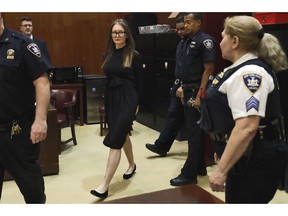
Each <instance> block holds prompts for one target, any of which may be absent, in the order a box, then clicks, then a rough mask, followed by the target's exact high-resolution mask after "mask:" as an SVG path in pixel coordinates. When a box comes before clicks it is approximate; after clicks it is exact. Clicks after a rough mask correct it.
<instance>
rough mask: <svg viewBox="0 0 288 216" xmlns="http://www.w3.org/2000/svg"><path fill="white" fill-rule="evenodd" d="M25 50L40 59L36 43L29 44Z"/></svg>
mask: <svg viewBox="0 0 288 216" xmlns="http://www.w3.org/2000/svg"><path fill="white" fill-rule="evenodd" d="M27 49H28V50H29V51H30V52H31V53H32V54H33V55H35V56H37V57H39V58H41V51H40V49H39V47H38V45H37V44H36V43H30V44H29V45H28V46H27Z"/></svg>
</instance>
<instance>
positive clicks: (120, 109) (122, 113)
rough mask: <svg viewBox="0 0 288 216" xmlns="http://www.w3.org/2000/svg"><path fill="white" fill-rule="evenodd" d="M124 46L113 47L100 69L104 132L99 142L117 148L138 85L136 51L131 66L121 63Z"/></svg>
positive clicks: (131, 118)
mask: <svg viewBox="0 0 288 216" xmlns="http://www.w3.org/2000/svg"><path fill="white" fill-rule="evenodd" d="M123 51H124V48H121V49H117V50H116V49H115V50H114V51H113V54H112V56H111V58H110V59H109V60H108V61H107V62H106V63H105V65H104V67H103V69H104V72H105V74H106V76H107V85H106V89H105V110H106V117H107V122H108V128H109V131H108V134H107V136H106V137H105V139H104V141H103V143H104V145H105V146H107V147H110V148H113V149H121V148H122V147H123V145H124V143H125V140H126V136H127V135H128V133H129V131H130V130H131V127H132V123H133V121H134V120H135V113H136V109H137V106H138V105H139V98H140V92H141V89H142V87H141V86H142V78H141V77H142V71H141V66H142V65H141V63H140V55H139V53H138V52H136V51H135V52H134V55H133V60H132V66H131V67H130V68H124V66H123Z"/></svg>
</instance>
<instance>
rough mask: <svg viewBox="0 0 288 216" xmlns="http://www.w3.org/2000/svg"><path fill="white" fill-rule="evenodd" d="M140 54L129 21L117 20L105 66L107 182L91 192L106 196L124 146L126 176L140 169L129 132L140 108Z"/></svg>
mask: <svg viewBox="0 0 288 216" xmlns="http://www.w3.org/2000/svg"><path fill="white" fill-rule="evenodd" d="M141 67H142V65H141V63H140V55H139V53H138V52H136V51H135V43H134V39H133V36H132V34H131V31H130V29H129V27H128V24H127V22H126V21H125V20H123V19H117V20H115V21H114V22H113V23H112V25H111V28H110V36H109V40H108V45H107V49H106V55H105V60H104V63H103V65H102V68H103V70H104V72H105V74H106V76H107V85H106V90H105V110H106V117H107V122H108V128H109V132H108V134H107V136H106V137H105V139H104V141H103V143H104V145H105V146H107V147H109V148H110V152H109V156H108V161H107V167H106V173H105V176H104V180H103V182H102V183H101V184H100V186H98V187H97V189H96V190H91V191H90V193H91V194H92V195H94V196H97V197H100V198H105V197H107V196H108V189H109V184H110V182H111V180H112V178H113V176H114V174H115V172H116V170H117V168H118V165H119V162H120V158H121V149H122V147H123V150H124V152H125V154H126V157H127V159H128V163H129V166H128V169H127V170H126V172H125V173H124V175H123V178H124V179H129V178H131V177H132V176H133V174H134V173H135V170H136V164H135V162H134V157H133V151H132V144H131V140H130V138H129V132H130V130H131V128H132V123H133V121H134V120H135V115H136V113H137V111H138V105H139V95H140V92H141V88H142V87H141V86H142V84H141V83H142V78H141Z"/></svg>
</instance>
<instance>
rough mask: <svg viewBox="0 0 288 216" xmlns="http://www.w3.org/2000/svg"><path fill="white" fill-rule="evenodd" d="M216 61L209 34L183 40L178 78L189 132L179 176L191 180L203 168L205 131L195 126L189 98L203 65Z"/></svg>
mask: <svg viewBox="0 0 288 216" xmlns="http://www.w3.org/2000/svg"><path fill="white" fill-rule="evenodd" d="M215 60H216V46H215V40H214V39H213V37H211V36H210V35H208V34H206V33H204V32H202V31H198V32H197V33H196V34H195V35H194V36H193V37H191V38H189V40H187V41H186V43H185V52H184V53H183V54H182V57H181V58H180V61H179V68H180V74H179V78H180V80H181V82H182V88H183V91H184V104H185V105H184V116H185V123H186V128H187V132H188V157H187V159H186V161H185V164H184V166H183V168H182V169H181V174H182V175H184V176H186V177H188V178H191V179H197V172H198V170H203V169H206V163H205V145H204V142H205V132H204V130H202V129H200V127H199V124H198V121H199V119H200V113H199V111H198V109H196V108H194V107H191V106H188V105H187V101H188V100H189V99H190V98H191V97H192V98H196V95H197V93H198V90H199V87H200V83H201V79H202V75H203V72H204V69H205V68H204V64H205V63H209V62H215Z"/></svg>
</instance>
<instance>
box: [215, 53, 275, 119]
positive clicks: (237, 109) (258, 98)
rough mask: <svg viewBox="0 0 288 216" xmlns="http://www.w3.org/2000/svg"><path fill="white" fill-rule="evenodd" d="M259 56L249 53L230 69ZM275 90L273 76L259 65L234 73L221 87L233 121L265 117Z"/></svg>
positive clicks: (245, 67) (242, 68)
mask: <svg viewBox="0 0 288 216" xmlns="http://www.w3.org/2000/svg"><path fill="white" fill-rule="evenodd" d="M255 58H257V56H255V55H253V54H251V53H248V54H245V55H244V56H242V57H241V58H240V59H239V60H238V61H237V62H235V63H234V64H233V65H231V66H230V67H228V68H226V69H225V70H224V73H225V71H227V70H229V69H230V68H233V67H236V66H237V65H240V64H241V63H243V62H246V61H248V60H250V59H255ZM273 89H274V82H273V78H272V77H271V75H270V74H269V73H268V72H267V71H266V70H265V69H264V68H263V67H260V66H258V65H246V66H243V67H241V68H240V69H238V70H237V71H236V72H234V73H233V74H232V75H231V76H230V77H229V78H228V79H227V80H226V81H225V82H224V83H223V84H222V85H221V86H220V87H219V91H220V92H222V93H224V94H226V95H227V98H228V103H229V107H230V109H231V111H232V116H233V119H234V120H235V119H238V118H241V117H247V116H251V115H257V116H261V117H265V111H266V110H265V109H266V102H267V98H268V94H269V93H271V92H272V91H273Z"/></svg>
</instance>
